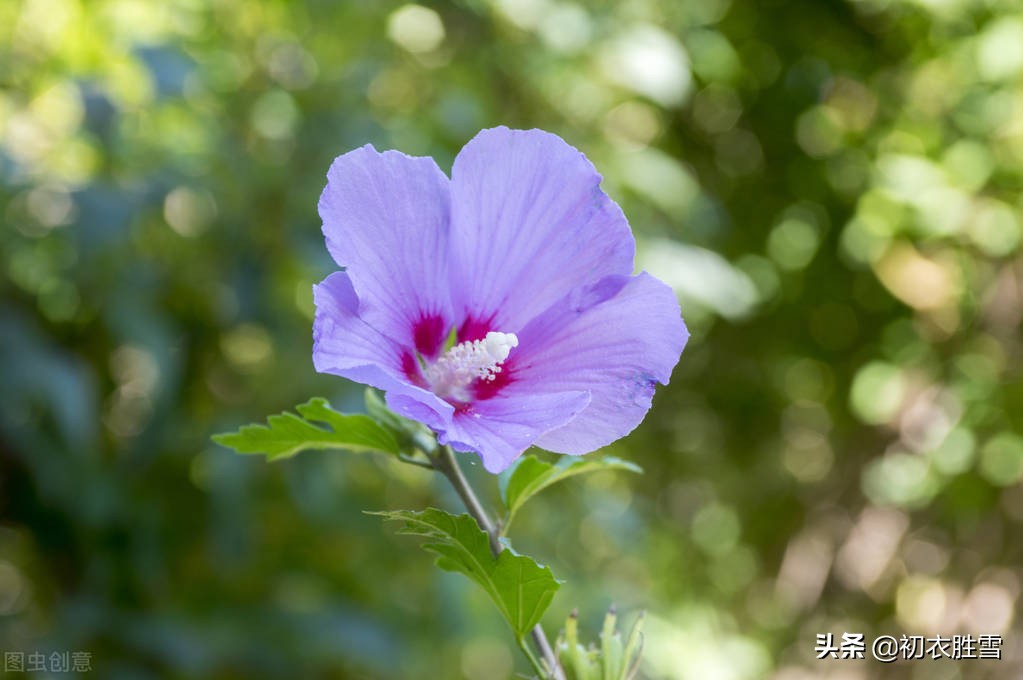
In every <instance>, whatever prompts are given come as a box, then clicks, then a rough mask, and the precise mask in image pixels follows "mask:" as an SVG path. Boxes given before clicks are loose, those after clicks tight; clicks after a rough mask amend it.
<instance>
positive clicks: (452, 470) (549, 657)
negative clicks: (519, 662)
mask: <svg viewBox="0 0 1023 680" xmlns="http://www.w3.org/2000/svg"><path fill="white" fill-rule="evenodd" d="M427 455H428V456H429V457H430V462H431V463H433V467H434V469H435V470H437V471H438V472H440V473H441V474H442V475H444V476H445V477H446V478H447V480H448V481H449V482H451V486H453V487H454V488H455V492H456V493H457V494H458V497H459V498H461V499H462V503H463V504H464V505H465V509H466V510H468V511H469V514H470V515H472V517H473V519H475V520H476V522H477V523H478V524H479V525H480V528H481V529H483V531H484V532H486V534H487V538H488V539H489V540H490V551H491V552H492V553H493V554H494V557H497V556H498V555H499V554H500V552H501V551H502V550H503V549H504V546H502V545H501V541H500V540H499V533H498V529H497V525H496V524H494V522H493V520H491V519H490V515H489V514H488V513H487V511H486V510H485V509H484V508H483V504H482V503H480V501H479V498H477V497H476V492H474V491H473V489H472V486H471V485H470V484H469V480H467V479H466V478H465V475H464V474H462V468H460V467H459V466H458V461H457V460H456V459H455V452H454V451H452V450H451V447H450V446H440V447H437V449H435V450H434V451H433V452H427ZM530 634H531V636H532V638H533V644H535V645H536V648H537V650H539V652H540V656H541V658H542V659H543V664H541V663H540V661H539V660H538V659H537V658H536V656H535V655H533V654H532V652H531V651H529V647H528V646H527V645H526V643H525V640H521V639H520V640H518V643H519V648H520V649H522V651H523V652H525V653H526V656H527V657H529V661H530V663H532V664H533V667H534V668H535V669H536V671H537V672H538V673H539V674H540V678H541V679H542V680H547V679H548V678H549V679H550V680H565V672H564V671H563V670H562V669H561V666H560V665H559V664H558V658H557V657H556V656H555V655H554V650H553V649H551V644H550V642H548V641H547V634H546V633H545V632H544V630H543V626H541V625H540V624H539V623H538V624H536V626H535V627H534V628H533V630H532V631H530ZM544 665H546V666H547V668H548V669H550V670H545V669H544V667H543V666H544Z"/></svg>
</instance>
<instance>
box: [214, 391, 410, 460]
mask: <svg viewBox="0 0 1023 680" xmlns="http://www.w3.org/2000/svg"><path fill="white" fill-rule="evenodd" d="M295 410H296V411H298V413H299V415H298V416H296V415H295V414H293V413H281V414H279V415H275V416H270V417H269V418H267V420H266V422H267V424H266V425H246V426H244V427H242V428H241V429H239V430H238V431H237V432H231V433H228V434H218V435H214V436H213V441H215V442H217V443H218V444H221V445H223V446H226V447H228V448H231V449H234V450H235V451H237V452H238V453H261V454H265V455H266V457H267V460H280V459H282V458H290V457H291V456H294V455H295V454H296V453H299V452H301V451H305V450H307V449H343V450H347V451H359V452H361V451H366V452H376V453H390V454H394V455H397V454H398V453H399V452H400V449H399V448H398V443H397V442H396V441H395V438H394V435H392V434H391V432H390V431H388V430H386V429H384V428H383V427H382V426H380V425H378V424H377V422H376V421H375V420H373V419H372V418H370V417H368V416H359V415H354V416H350V415H343V414H341V413H338V412H337V411H335V410H334V409H332V408H330V405H329V404H328V403H327V400H326V399H322V398H314V399H310V400H309V401H307V402H306V403H304V404H301V405H299V406H296V407H295ZM299 416H301V417H299ZM317 422H319V423H325V424H327V425H329V426H330V429H329V430H328V429H324V428H322V427H320V426H318V425H316V424H315V423H317Z"/></svg>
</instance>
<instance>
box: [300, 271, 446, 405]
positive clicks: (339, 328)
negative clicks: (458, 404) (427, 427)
mask: <svg viewBox="0 0 1023 680" xmlns="http://www.w3.org/2000/svg"><path fill="white" fill-rule="evenodd" d="M313 300H314V301H315V303H316V317H315V318H314V319H313V365H314V366H315V367H316V370H317V371H319V372H320V373H331V374H333V375H339V376H341V377H343V378H348V379H349V380H354V381H355V382H360V383H363V384H366V385H371V386H372V387H376V388H377V389H381V390H385V391H387V396H388V398H389V399H390V398H392V396H393V397H394V398H397V397H399V396H402V397H405V398H408V399H413V400H416V401H418V402H420V403H422V404H426V405H429V406H430V407H431V408H434V409H437V410H441V411H443V410H445V409H446V410H447V411H448V412H449V413H450V412H451V411H453V410H454V409H453V408H452V407H451V405H450V404H447V403H446V402H444V401H442V400H440V399H438V398H437V396H436V395H434V394H433V393H432V392H430V391H428V390H425V389H422V388H421V387H418V386H416V385H413V384H412V383H411V382H410V381H409V378H408V375H407V373H406V371H405V367H404V365H403V361H404V359H405V357H406V356H407V354H408V350H407V349H406V348H404V347H402V346H401V345H399V344H398V343H396V342H395V341H394V340H393V339H391V338H390V337H388V336H387V335H384V334H383V333H381V332H380V331H378V330H377V329H376V328H373V327H372V326H370V325H369V324H368V323H367V322H366V321H365V320H364V319H362V317H361V316H360V302H359V298H358V297H357V296H356V294H355V289H354V288H353V286H352V281H351V278H350V277H349V276H348V274H347V273H346V272H335V273H333V274H331V275H330V276H328V277H327V278H326V279H324V280H323V282H322V283H320V284H319V285H317V286H313ZM449 418H450V416H449Z"/></svg>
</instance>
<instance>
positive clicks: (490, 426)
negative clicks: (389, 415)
mask: <svg viewBox="0 0 1023 680" xmlns="http://www.w3.org/2000/svg"><path fill="white" fill-rule="evenodd" d="M589 402H590V395H589V394H587V393H586V392H578V391H577V392H559V393H553V394H552V393H548V394H528V393H527V394H515V395H510V396H504V395H502V396H500V397H495V398H493V399H488V400H486V401H481V402H476V403H475V404H473V406H472V408H471V410H469V411H459V412H456V413H455V416H454V418H453V419H452V420H451V424H450V425H449V426H448V427H447V429H446V430H445V431H444V432H440V433H438V437H437V439H438V441H440V443H442V444H450V445H451V446H452V447H454V448H455V449H457V450H459V451H475V452H477V453H479V455H480V457H481V458H482V459H483V467H485V468H486V469H487V472H492V473H497V472H501V471H502V470H504V469H505V468H507V467H508V466H509V465H511V464H512V462H513V461H514V460H515V459H516V458H518V457H519V456H520V455H522V452H523V451H525V450H526V449H528V448H529V447H530V446H532V444H533V442H535V441H536V440H537V438H538V437H540V436H541V435H543V434H544V433H545V432H548V431H550V430H552V429H556V428H558V427H560V426H562V425H564V424H565V423H567V422H569V421H571V420H572V419H573V418H575V417H576V416H577V415H578V414H579V413H580V412H582V411H583V410H584V409H585V408H586V406H587V404H589Z"/></svg>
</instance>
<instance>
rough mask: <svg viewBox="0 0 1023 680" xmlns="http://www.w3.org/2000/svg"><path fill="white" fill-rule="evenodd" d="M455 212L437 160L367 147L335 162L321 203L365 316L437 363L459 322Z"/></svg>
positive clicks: (333, 246) (330, 242)
mask: <svg viewBox="0 0 1023 680" xmlns="http://www.w3.org/2000/svg"><path fill="white" fill-rule="evenodd" d="M449 207H450V197H449V193H448V178H447V177H446V176H445V175H444V173H443V172H441V170H440V168H438V167H437V164H436V163H434V161H433V159H432V158H414V157H412V156H406V155H405V154H403V153H400V152H397V151H385V152H383V153H379V152H377V150H376V149H374V148H373V147H372V146H370V145H368V144H367V145H366V146H364V147H362V148H359V149H355V150H354V151H350V152H348V153H346V154H344V155H343V156H339V157H338V158H337V159H336V160H335V161H334V163H333V164H332V165H331V166H330V171H329V172H328V173H327V187H326V188H325V189H324V190H323V194H321V196H320V204H319V209H320V217H321V218H322V219H323V234H324V236H325V237H326V239H327V248H328V249H329V250H330V254H331V255H332V256H333V258H334V260H335V261H336V262H337V263H338V264H339V265H341V266H342V267H345V268H346V271H347V272H348V275H349V276H350V277H351V281H352V285H353V286H354V288H355V292H356V294H357V295H358V298H359V301H360V302H361V304H360V307H359V314H360V315H361V316H362V318H363V319H365V320H366V321H367V322H369V323H370V324H371V325H373V326H374V327H376V328H379V329H381V330H386V332H387V333H389V334H391V338H392V339H393V340H396V341H397V342H399V343H401V344H403V345H405V346H407V347H413V346H414V347H416V349H418V350H419V351H420V353H421V354H423V355H425V356H430V357H432V356H435V355H436V354H437V352H438V351H439V350H440V348H441V344H442V343H443V341H444V331H445V330H446V329H447V328H449V327H450V325H451V323H452V319H451V300H450V293H449V285H450V284H449V277H448V261H449V253H448V242H449V241H448V240H449V231H450V227H449Z"/></svg>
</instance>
